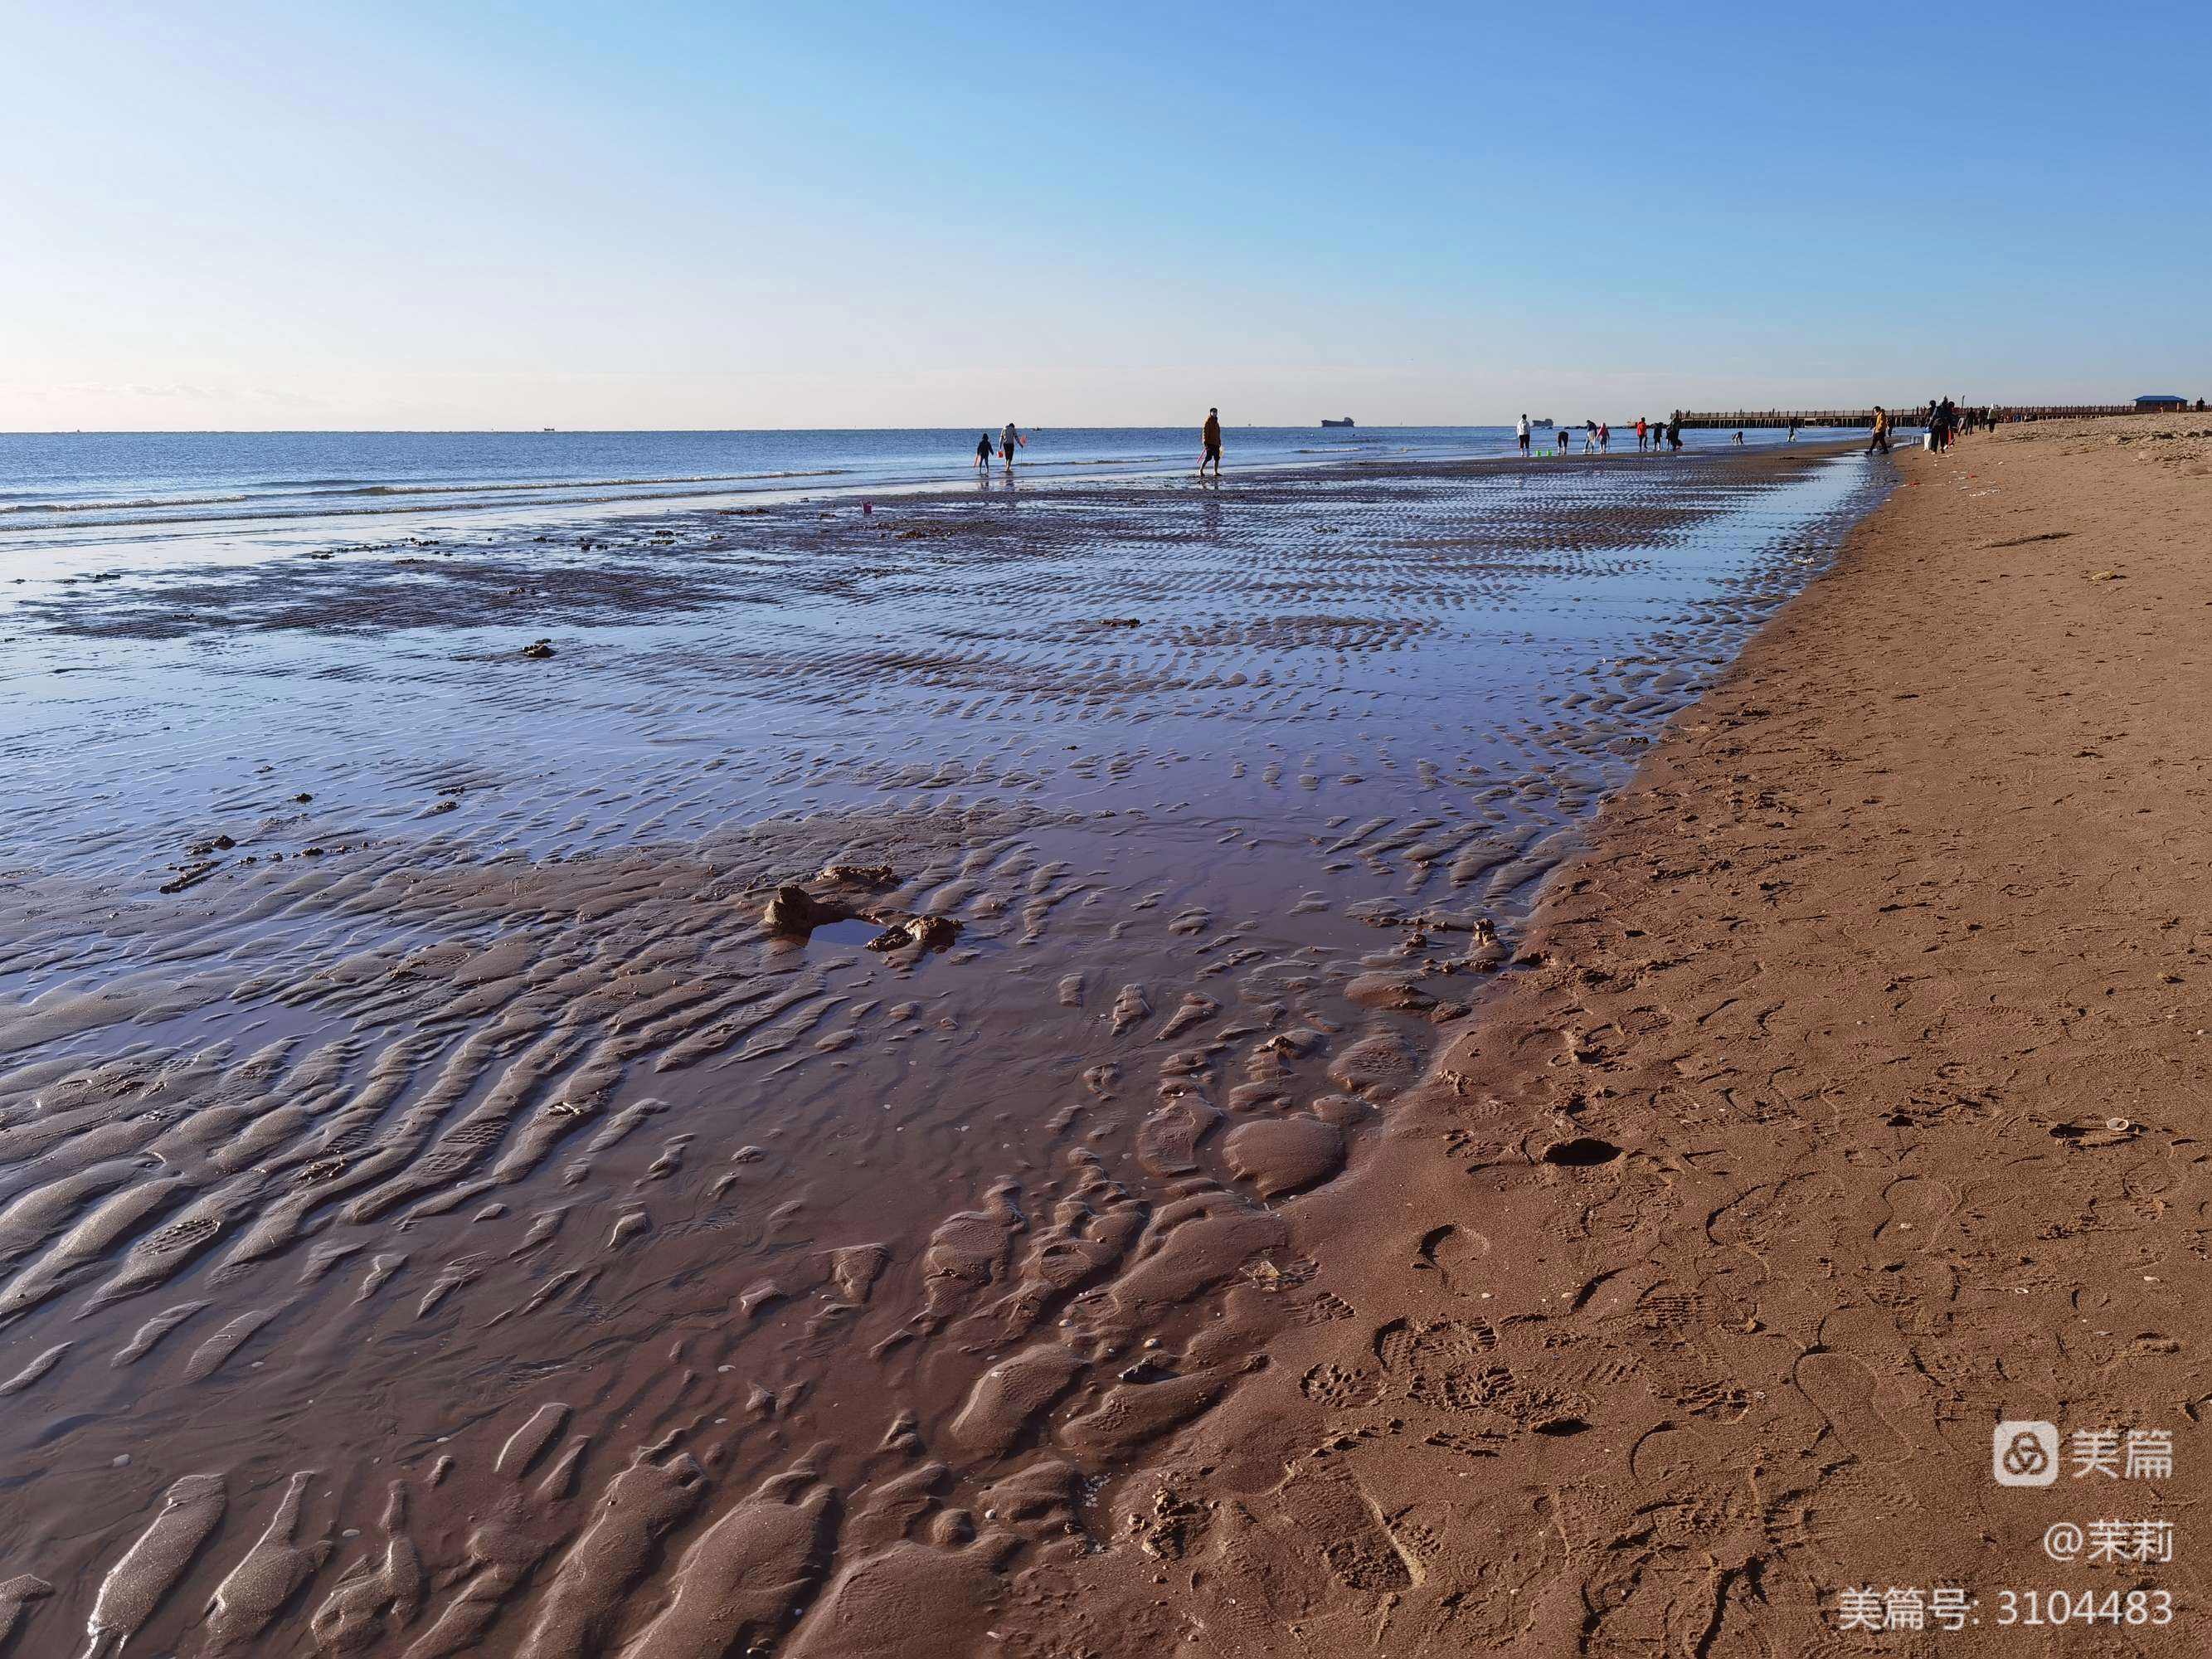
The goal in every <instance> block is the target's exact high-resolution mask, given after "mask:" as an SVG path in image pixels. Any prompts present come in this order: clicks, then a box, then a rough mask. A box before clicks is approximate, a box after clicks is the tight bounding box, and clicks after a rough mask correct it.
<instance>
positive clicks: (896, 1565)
mask: <svg viewBox="0 0 2212 1659" xmlns="http://www.w3.org/2000/svg"><path fill="white" fill-rule="evenodd" d="M2200 428H2201V417H2196V418H2194V419H2192V417H2187V416H2179V417H2168V418H2162V419H2157V420H2152V421H2148V422H2097V423H2090V424H2083V425H2081V426H2079V427H2072V426H2066V425H2060V424H2050V425H2041V426H2033V427H2023V428H2011V429H2007V430H2005V431H2002V432H2000V433H1998V434H1996V435H1992V436H1987V437H1980V438H1976V439H1972V440H1971V441H1967V442H1966V443H1965V444H1963V445H1962V446H1961V447H1960V448H1959V449H1958V450H1957V451H1956V452H1955V453H1953V454H1950V455H1948V456H1941V457H1939V456H1936V455H1932V454H1927V453H1917V452H1916V453H1902V454H1900V455H1899V457H1897V458H1896V459H1895V460H1894V462H1883V461H1874V460H1869V459H1865V458H1863V457H1860V456H1859V455H1857V453H1856V451H1855V447H1838V446H1826V447H1814V448H1809V449H1808V448H1803V447H1801V448H1800V450H1799V451H1797V452H1796V453H1785V452H1783V451H1780V450H1775V449H1756V450H1753V451H1750V452H1748V453H1741V454H1735V455H1729V454H1725V453H1705V454H1701V455H1692V456H1686V457H1682V458H1680V459H1675V460H1670V461H1666V462H1661V461H1658V460H1656V459H1653V460H1651V461H1650V462H1648V463H1647V462H1646V461H1644V459H1641V458H1638V457H1635V456H1632V455H1631V456H1625V457H1620V458H1617V459H1612V460H1591V461H1583V460H1576V461H1571V462H1566V461H1562V462H1559V463H1557V464H1555V465H1543V466H1541V467H1539V468H1537V469H1536V470H1534V471H1528V470H1527V469H1524V468H1523V467H1522V466H1521V465H1518V464H1504V465H1499V464H1494V463H1460V464H1439V463H1418V464H1417V463H1411V462H1408V463H1405V464H1402V465H1376V466H1371V467H1364V468H1362V469H1360V470H1358V471H1357V472H1356V473H1353V472H1349V471H1339V472H1334V473H1332V472H1327V471H1316V472H1313V473H1310V474H1298V475H1288V474H1286V475H1284V476H1279V477H1276V476H1271V477H1267V478H1265V479H1256V480H1250V481H1247V480H1239V479H1237V478H1235V477H1232V478H1231V480H1230V482H1229V483H1227V484H1226V485H1225V486H1223V487H1222V488H1221V489H1218V490H1216V489H1206V488H1200V487H1195V486H1189V485H1183V484H1177V485H1176V486H1174V487H1171V488H1166V487H1162V486H1158V485H1146V486H1136V485H1127V484H1119V483H1114V484H1066V485H1060V486H1055V487H1053V488H1050V489H1028V490H1016V489H995V488H992V487H986V488H984V489H980V490H979V491H978V492H976V493H975V495H973V496H969V495H942V496H933V497H928V498H922V497H915V498H908V499H896V500H887V501H877V502H874V503H872V509H871V510H870V511H867V512H866V513H863V512H862V511H860V510H859V509H858V508H857V507H854V506H853V505H852V504H849V503H838V504H835V505H834V506H823V507H816V506H811V505H807V506H788V507H775V508H769V509H762V508H750V509H745V510H743V511H714V510H707V509H700V510H684V511H681V512H675V513H667V514H657V515H649V516H648V515H639V516H635V517H632V518H629V519H624V520H611V521H609V522H608V523H607V524H605V525H603V526H596V527H586V528H585V529H583V530H581V531H580V530H578V529H577V528H576V527H574V526H564V527H562V529H560V530H559V531H558V532H548V531H542V530H541V531H533V530H532V529H531V528H530V527H529V526H502V527H500V528H498V529H496V530H485V531H482V532H474V533H471V532H467V531H465V530H463V531H459V532H453V531H443V530H441V531H440V532H436V533H432V532H429V531H428V530H427V529H426V530H425V531H424V532H422V533H420V534H413V535H410V536H409V537H407V538H403V539H400V540H397V541H393V540H385V541H373V540H372V541H349V542H348V543H346V544H343V545H339V544H332V545H331V546H330V547H328V548H326V549H319V550H310V551H307V552H301V553H289V554H287V555H286V556H283V557H281V558H277V559H273V560H269V559H264V560H260V561H248V560H239V561H234V562H226V561H221V560H216V559H213V558H210V559H208V560H206V561H205V562H184V563H176V562H171V563H167V564H164V565H161V566H160V567H159V568H155V567H152V566H149V567H147V568H132V567H131V566H130V565H129V564H128V562H123V563H120V564H118V565H116V566H114V567H113V568H114V574H112V578H111V577H110V575H109V573H108V570H107V569H106V568H102V569H100V570H96V571H95V570H93V569H91V568H89V567H88V569H87V571H86V572H85V573H83V574H82V576H81V577H80V578H79V579H78V580H71V581H68V582H56V583H53V584H51V585H47V586H42V587H40V589H39V590H38V591H36V592H29V593H26V594H24V595H21V596H20V597H18V598H17V599H15V608H14V610H13V611H12V612H11V614H10V617H9V625H8V626H7V628H6V629H5V630H4V632H5V634H6V635H8V638H7V639H6V640H5V641H4V642H0V649H4V650H5V651H6V652H8V653H9V655H8V656H7V657H6V658H5V659H0V664H3V665H4V672H5V674H6V676H7V678H8V680H9V683H10V684H11V685H13V686H15V688H17V689H18V690H21V688H22V687H24V686H26V685H27V684H29V682H30V678H31V677H32V676H36V677H38V683H39V686H40V694H39V696H37V697H36V698H32V697H28V696H25V697H22V698H20V699H19V700H18V702H17V705H16V707H17V713H16V714H15V715H14V716H11V724H10V726H9V728H8V730H7V732H6V733H5V750H6V752H7V753H8V754H9V756H10V757H11V758H12V760H13V762H14V763H15V770H16V771H17V772H18V774H19V775H20V778H21V784H20V786H19V787H18V789H17V791H16V793H15V799H14V800H13V802H12V803H11V805H10V807H9V814H10V816H9V820H8V823H7V825H6V837H5V844H6V848H7V850H6V853H5V854H4V856H0V939H5V941H6V944H5V946H4V949H0V1444H4V1447H5V1450H6V1454H7V1455H6V1459H5V1468H6V1469H7V1471H8V1474H7V1490H8V1492H9V1504H8V1505H7V1506H6V1510H5V1512H4V1514H3V1515H0V1644H4V1643H5V1642H6V1640H7V1639H8V1638H7V1632H8V1631H9V1629H10V1628H14V1629H15V1631H16V1635H15V1648H14V1649H13V1650H11V1651H14V1652H21V1653H40V1654H44V1653H46V1652H50V1651H51V1652H63V1651H68V1650H71V1649H73V1648H75V1647H77V1646H81V1645H82V1644H83V1643H84V1641H85V1639H86V1638H85V1635H84V1632H86V1631H87V1630H88V1629H89V1630H90V1632H91V1633H92V1644H93V1649H94V1651H95V1652H98V1651H104V1650H108V1649H109V1648H110V1647H112V1645H115V1644H119V1643H121V1642H124V1641H125V1640H127V1642H128V1649H127V1650H129V1651H138V1650H144V1651H149V1652H157V1651H169V1650H175V1651H178V1652H180V1653H197V1652H203V1651H204V1652H209V1653H218V1652H230V1651H236V1652H261V1651H270V1652H278V1651H282V1652H302V1653H305V1652H318V1653H344V1654H386V1653H389V1654H394V1655H402V1654H404V1655H405V1656H408V1659H431V1656H435V1655H442V1654H453V1653H463V1652H467V1653H481V1654H486V1655H494V1656H504V1655H517V1656H530V1659H551V1656H556V1655H558V1656H577V1659H582V1656H586V1655H594V1654H620V1655H623V1656H624V1659H673V1656H714V1655H722V1654H730V1653H770V1652H773V1653H776V1654H780V1655H793V1656H800V1659H809V1656H811V1659H820V1656H829V1655H840V1656H842V1655H885V1656H890V1655H912V1656H916V1659H921V1656H939V1655H946V1656H950V1655H957V1654H968V1653H978V1652H1006V1653H1010V1654H1018V1655H1025V1656H1040V1659H1041V1656H1047V1655H1050V1656H1060V1659H1072V1656H1076V1655H1088V1654H1096V1655H1099V1656H1107V1655H1119V1654H1125V1653H1126V1654H1137V1653H1140V1652H1146V1653H1157V1652H1159V1651H1163V1650H1173V1651H1190V1652H1206V1653H1234V1654H1244V1653H1252V1654H1258V1653H1283V1652H1310V1653H1315V1654H1334V1653H1351V1652H1354V1651H1358V1652H1386V1653H1392V1654H1427V1653H1438V1654H1441V1653H1446V1652H1450V1653H1464V1652H1468V1651H1472V1650H1483V1649H1486V1648H1497V1649H1500V1650H1516V1651H1526V1652H1529V1653H1541V1654H1547V1655H1548V1654H1553V1653H1573V1652H1591V1653H1623V1654H1627V1653H1636V1654H1644V1653H1653V1654H1656V1653H1669V1654H1672V1653H1705V1654H1713V1655H1734V1654H1745V1655H1764V1654H1771V1655H1777V1656H1779V1655H1783V1654H1800V1653H1826V1652H1829V1651H1834V1652H1846V1651H1851V1652H1856V1651H1883V1652H1920V1651H1937V1650H1942V1651H1948V1650H1950V1649H1949V1647H1948V1645H1947V1646H1942V1647H1939V1646H1937V1645H1936V1644H1938V1643H1939V1642H1944V1641H1948V1638H1942V1637H1941V1635H1940V1633H1937V1634H1929V1633H1923V1634H1918V1635H1914V1634H1910V1633H1906V1634H1877V1635H1871V1636H1870V1635H1868V1634H1866V1633H1864V1632H1853V1631H1845V1630H1841V1629H1839V1628H1838V1625H1839V1619H1838V1611H1839V1602H1838V1597H1839V1595H1840V1593H1841V1592H1842V1591H1844V1590H1845V1589H1853V1588H1857V1587H1862V1586H1868V1585H1871V1586H1874V1587H1875V1588H1876V1589H1887V1588H1893V1587H1899V1586H1919V1587H1922V1588H1923V1589H1929V1590H1932V1589H1935V1588H1936V1587H1939V1586H1966V1587H1970V1588H1971V1589H1972V1591H1973V1593H1974V1594H1975V1595H1978V1596H1979V1597H1980V1598H1982V1599H1981V1603H1980V1613H1981V1625H1980V1627H1979V1628H1978V1631H1977V1632H1975V1634H1974V1635H1973V1636H1972V1638H1967V1637H1965V1636H1961V1637H1960V1638H1958V1639H1959V1640H1960V1642H1961V1643H1963V1642H1965V1641H1966V1640H1968V1639H1972V1640H1973V1641H1975V1642H1976V1643H1978V1644H1979V1646H1978V1650H1988V1651H1993V1652H2002V1651H2021V1652H2074V1651H2081V1652H2090V1651H2095V1652H2100V1653H2110V1652H2116V1651H2126V1652H2136V1651H2140V1652H2145V1653H2165V1652H2180V1651H2185V1650H2189V1643H2190V1640H2191V1637H2190V1632H2191V1621H2190V1620H2188V1619H2187V1618H2185V1617H2184V1618H2181V1619H2179V1620H2177V1622H2176V1623H2175V1624H2174V1625H2172V1626H2157V1627H2154V1626H2150V1625H2148V1624H2146V1625H2145V1626H2142V1627H2130V1628H2124V1629H2121V1630H2118V1631H2117V1632H2116V1631H2115V1630H2113V1629H2112V1628H2110V1627H2105V1628H2100V1629H2095V1630H2090V1629H2087V1628H2086V1627H2078V1628H2076V1629H2073V1630H2063V1631H2053V1630H2051V1629H2047V1628H2045V1629H2037V1630H2024V1629H2012V1630H2006V1629H2001V1628H1998V1627H1997V1626H1998V1618H1997V1615H1996V1597H1997V1595H1998V1592H1999V1591H2000V1590H2002V1589H2005V1588H2006V1587H2008V1586H2010V1587H2018V1588H2021V1589H2027V1588H2046V1589H2047V1588H2052V1587H2056V1588H2061V1589H2068V1590H2069V1591H2071V1590H2076V1589H2085V1588H2088V1587H2090V1586H2092V1585H2094V1586H2096V1587H2098V1588H2099V1589H2118V1590H2121V1591H2125V1590H2128V1589H2143V1590H2145V1591H2146V1592H2148V1591H2149V1590H2150V1589H2154V1588H2155V1589H2170V1590H2171V1591H2172V1593H2173V1597H2174V1601H2175V1604H2176V1606H2177V1607H2193V1606H2194V1605H2195V1604H2196V1603H2197V1601H2199V1600H2200V1598H2201V1591H2202V1586H2201V1583H2200V1581H2199V1570H2198V1569H2197V1566H2196V1565H2194V1562H2195V1556H2194V1553H2193V1551H2192V1550H2191V1548H2190V1547H2189V1545H2190V1541H2191V1522H2192V1520H2193V1517H2194V1516H2195V1514H2196V1510H2195V1507H2194V1499H2193V1498H2192V1497H2191V1494H2192V1493H2193V1492H2195V1491H2196V1490H2197V1476H2196V1466H2197V1460H2198V1458H2199V1457H2200V1456H2202V1455H2212V1447H2208V1445H2207V1443H2206V1441H2205V1438H2204V1437H2203V1435H2202V1434H2201V1433H2200V1432H2199V1425H2198V1423H2197V1416H2198V1414H2199V1413H2200V1410H2201V1405H2200V1401H2202V1400H2203V1399H2204V1398H2206V1397H2207V1396H2205V1395H2204V1393H2203V1390H2202V1389H2200V1388H2199V1387H2198V1386H2197V1383H2196V1382H2195V1381H2194V1374H2195V1370H2196V1365H2195V1357H2194V1355H2193V1353H2192V1352H2191V1340H2192V1336H2191V1334H2192V1333H2194V1332H2195V1331H2196V1330H2197V1329H2198V1328H2201V1325H2202V1322H2203V1316H2204V1312H2205V1307H2204V1299H2203V1291H2201V1290H2200V1289H2199V1287H2198V1275H2197V1273H2196V1272H2195V1271H2194V1270H2195V1269H2197V1267H2198V1266H2199V1264H2200V1262H2201V1260H2202V1256H2203V1249H2204V1241H2205V1236H2206V1222H2205V1218H2204V1215H2203V1213H2201V1212H2202V1210H2203V1206H2204V1205H2205V1203H2206V1202H2207V1200H2208V1199H2212V1193H2208V1192H2207V1191H2205V1190H2204V1189H2203V1188H2204V1180H2205V1177H2204V1176H2203V1174H2202V1173H2201V1161H2202V1160H2201V1156H2200V1154H2199V1152H2198V1151H2197V1139H2196V1137H2197V1123H2196V1120H2197V1117H2198V1116H2199V1115H2200V1108H2199V1105H2198V1101H2199V1100H2200V1098H2201V1097H2203V1092H2204V1084H2205V1080H2206V1079H2205V1068H2206V1063H2207V1052H2208V1051H2207V1050H2206V1049H2205V1048H2204V1047H2203V1045H2204V1044H2205V1043H2206V1042H2212V1037H2206V1036H2203V1029H2202V1028H2203V1027H2206V1026H2212V1006H2206V1005H2205V1004H2204V1002H2203V984H2201V983H2200V981H2202V980H2203V978H2204V975H2205V974H2206V971H2207V970H2206V967H2205V960H2204V954H2205V952H2206V951H2212V922H2208V921H2207V920H2206V917H2207V915H2208V904H2207V901H2208V899H2212V872H2208V871H2207V868H2206V864H2205V858H2204V851H2203V848H2204V842H2203V834H2202V828H2201V805H2200V803H2201V799H2202V793H2203V789H2204V787H2205V776H2206V772H2207V769H2208V766H2212V753H2208V750H2212V739H2208V738H2205V737H2204V736H2203V734H2202V732H2200V730H2199V727H2200V726H2202V724H2203V723H2202V721H2201V720H2200V719H2199V718H2198V717H2197V713H2196V709H2197V704H2198V703H2200V702H2202V701H2203V699H2202V698H2201V696H2197V695H2195V694H2196V693H2197V691H2199V690H2201V689H2202V688H2203V681H2204V679H2205V678H2206V668H2205V665H2204V663H2203V661H2202V660H2201V658H2202V654H2203V647H2202V645H2201V641H2200V635H2202V634H2203V625H2202V623H2200V622H2199V621H2198V620H2197V619H2198V618H2199V617H2201V616H2202V615H2203V614H2204V612H2205V611H2206V608H2207V607H2209V606H2212V574H2207V565H2206V562H2205V555H2206V553H2207V552H2208V551H2212V548H2208V543H2212V521H2208V519H2207V516H2206V514H2205V513H2204V499H2205V497H2204V492H2205V489H2206V488H2207V483H2206V477H2207V473H2208V471H2212V459H2209V458H2212V440H2208V439H2207V437H2206V436H2205V435H2204V434H2203V431H2202V430H2201V429H2200ZM2191 432H2193V433H2195V435H2194V436H2183V435H2172V436H2167V435H2165V434H2183V433H2191ZM1876 501H1880V502H1881V504H1880V505H1879V506H1874V503H1875V502H1876ZM1869 507H1873V510H1872V512H1871V513H1869V512H1868V509H1869ZM95 577H97V578H100V579H99V580H94V578H95ZM539 641H542V642H543V644H544V650H543V651H542V652H538V653H526V651H525V647H527V646H531V645H533V644H536V643H538V642H539ZM1739 653H1741V654H1740V655H1739ZM57 680H58V685H59V689H58V690H57V689H56V686H57ZM1601 801H1602V802H1603V803H1604V805H1602V807H1601V809H1599V810H1597V811H1596V813H1595V818H1593V817H1592V816H1591V815H1592V811H1593V808H1595V807H1596V806H1597V804H1598V803H1599V802H1601ZM2000 1419H2041V1420H2048V1421H2051V1422H2053V1423H2055V1424H2057V1425H2058V1426H2059V1428H2060V1429H2061V1430H2062V1431H2066V1432H2068V1433H2069V1434H2070V1433H2071V1432H2072V1431H2076V1430H2094V1431H2103V1430H2108V1429H2109V1430H2113V1431H2127V1430H2130V1429H2136V1430H2152V1431H2171V1436H2172V1439H2171V1446H2172V1473H2171V1474H2170V1475H2149V1474H2140V1473H2137V1474H2126V1475H2119V1474H2116V1475H2112V1476H2111V1477H2109V1478H2107V1477H2106V1475H2104V1474H2102V1473H2100V1472H2094V1471H2093V1472H2092V1473H2091V1474H2088V1475H2087V1476H2082V1477H2076V1476H2075V1475H2074V1474H2072V1473H2071V1471H2070V1468H2069V1470H2068V1471H2067V1472H2064V1473H2062V1474H2060V1476H2059V1478H2058V1479H2057V1481H2056V1482H2055V1484H2053V1485H2052V1486H2048V1487H2045V1488H2029V1489H2013V1488H2001V1487H1998V1486H1996V1485H1995V1484H1994V1483H1993V1481H1992V1479H1991V1474H1990V1455H1991V1443H1990V1434H1991V1430H1992V1427H1993V1425H1995V1424H1996V1422H1997V1421H1998V1420H2000ZM2099 1516H2125V1517H2127V1518H2128V1519H2129V1520H2130V1522H2136V1521H2142V1522H2171V1523H2172V1525H2173V1528H2174V1529H2175V1535H2176V1536H2178V1538H2179V1547H2175V1548H2174V1549H2173V1550H2172V1559H2171V1560H2170V1561H2169V1560H2154V1559H2142V1560H2130V1561H2125V1562H2122V1561H2118V1560H2112V1559H2106V1560H2101V1561H2091V1560H2088V1559H2083V1560H2081V1561H2079V1562H2076V1563H2075V1564H2074V1565H2070V1566H2060V1565H2055V1564H2054V1563H2053V1562H2052V1561H2051V1560H2050V1559H2048V1558H2047V1557H2046V1555H2045V1553H2044V1550H2043V1545H2042V1540H2043V1538H2044V1534H2045V1528H2047V1527H2049V1526H2050V1525H2051V1524H2052V1523H2053V1522H2058V1521H2061V1520H2064V1519H2068V1518H2073V1519H2078V1520H2081V1521H2082V1522H2087V1521H2089V1520H2091V1519H2093V1518H2094V1517H2099ZM2008 1644H2011V1645H2009V1646H2008Z"/></svg>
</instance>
